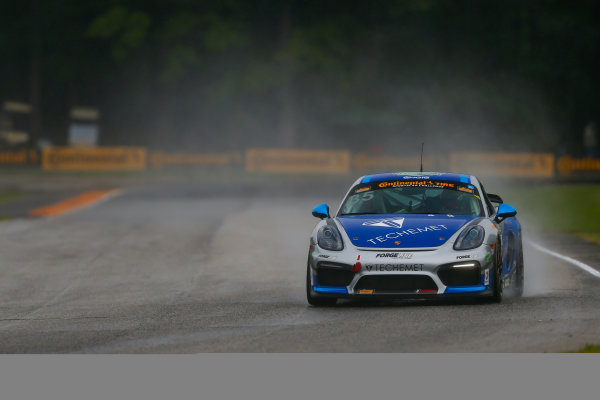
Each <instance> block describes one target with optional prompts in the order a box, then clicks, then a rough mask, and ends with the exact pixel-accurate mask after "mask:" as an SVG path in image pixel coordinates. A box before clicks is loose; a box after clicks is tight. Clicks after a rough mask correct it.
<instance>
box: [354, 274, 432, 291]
mask: <svg viewBox="0 0 600 400" xmlns="http://www.w3.org/2000/svg"><path fill="white" fill-rule="evenodd" d="M362 289H371V290H374V291H375V293H415V292H416V291H417V290H437V289H438V287H437V285H436V284H435V282H434V281H433V279H431V277H429V276H427V275H367V276H363V277H362V278H360V279H359V281H358V282H357V283H356V285H355V287H354V291H355V292H358V291H359V290H362Z"/></svg>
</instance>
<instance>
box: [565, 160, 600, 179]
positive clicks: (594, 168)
mask: <svg viewBox="0 0 600 400" xmlns="http://www.w3.org/2000/svg"><path fill="white" fill-rule="evenodd" d="M556 170H557V171H558V173H559V174H560V175H562V176H565V175H571V174H572V173H577V172H600V159H598V158H591V157H587V158H571V156H562V157H560V158H559V159H558V161H557V162H556Z"/></svg>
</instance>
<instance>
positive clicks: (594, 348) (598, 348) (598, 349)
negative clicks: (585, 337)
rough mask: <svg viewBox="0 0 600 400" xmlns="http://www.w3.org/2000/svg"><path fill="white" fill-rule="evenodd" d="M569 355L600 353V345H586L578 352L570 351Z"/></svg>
mask: <svg viewBox="0 0 600 400" xmlns="http://www.w3.org/2000/svg"><path fill="white" fill-rule="evenodd" d="M568 353H600V345H597V344H586V345H585V347H583V348H581V349H579V350H576V351H569V352H568Z"/></svg>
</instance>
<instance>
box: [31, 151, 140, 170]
mask: <svg viewBox="0 0 600 400" xmlns="http://www.w3.org/2000/svg"><path fill="white" fill-rule="evenodd" d="M42 168H43V169H45V170H68V171H140V170H144V169H146V149H145V148H143V147H49V148H46V149H44V151H43V152H42Z"/></svg>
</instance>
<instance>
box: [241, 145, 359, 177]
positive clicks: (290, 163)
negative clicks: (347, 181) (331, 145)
mask: <svg viewBox="0 0 600 400" xmlns="http://www.w3.org/2000/svg"><path fill="white" fill-rule="evenodd" d="M246 170H247V171H261V172H325V173H345V172H349V171H350V152H349V151H347V150H289V149H248V150H246Z"/></svg>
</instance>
